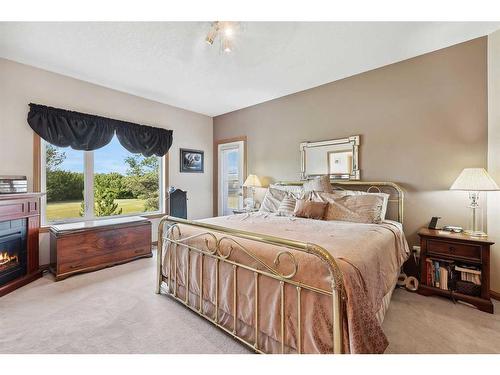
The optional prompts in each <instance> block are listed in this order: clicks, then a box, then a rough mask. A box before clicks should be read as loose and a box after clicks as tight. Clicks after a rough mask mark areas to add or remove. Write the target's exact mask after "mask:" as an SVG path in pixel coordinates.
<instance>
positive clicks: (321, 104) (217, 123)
mask: <svg viewBox="0 0 500 375" xmlns="http://www.w3.org/2000/svg"><path fill="white" fill-rule="evenodd" d="M486 52H487V39H486V38H485V37H484V38H479V39H475V40H472V41H469V42H466V43H462V44H459V45H456V46H452V47H450V48H446V49H443V50H439V51H436V52H433V53H429V54H426V55H422V56H419V57H416V58H413V59H410V60H406V61H402V62H399V63H396V64H393V65H389V66H385V67H382V68H380V69H376V70H373V71H370V72H366V73H363V74H359V75H356V76H353V77H350V78H346V79H343V80H340V81H336V82H332V83H329V84H326V85H323V86H320V87H317V88H313V89H310V90H307V91H303V92H299V93H296V94H293V95H289V96H286V97H283V98H280V99H276V100H272V101H269V102H266V103H262V104H259V105H256V106H253V107H249V108H246V109H242V110H239V111H235V112H231V113H228V114H225V115H222V116H218V117H215V118H214V140H219V139H224V138H231V137H235V136H241V135H246V136H247V138H248V173H254V174H257V175H258V176H261V177H265V178H266V180H273V179H274V180H297V179H298V178H299V171H300V163H299V162H300V159H299V150H298V148H299V143H300V142H302V141H320V140H327V139H332V138H339V137H345V136H349V135H355V134H360V135H361V147H360V163H361V178H362V179H363V180H386V181H395V182H397V183H399V184H401V186H402V187H403V188H404V189H405V190H406V192H407V196H406V197H407V199H406V201H405V231H406V233H407V235H408V237H409V240H410V243H415V242H416V239H417V237H416V232H417V230H418V228H420V227H421V226H423V225H427V223H428V222H429V219H430V217H431V216H442V217H443V219H442V224H455V225H466V224H467V210H466V205H467V199H466V195H465V193H463V192H451V191H448V190H447V189H448V188H449V187H450V185H451V184H452V182H453V181H454V179H455V178H456V177H457V176H458V174H459V173H460V171H461V170H462V168H465V167H486V160H487V96H486V95H487V90H486V84H487V71H486V55H487V54H486Z"/></svg>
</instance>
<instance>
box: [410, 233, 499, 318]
mask: <svg viewBox="0 0 500 375" xmlns="http://www.w3.org/2000/svg"><path fill="white" fill-rule="evenodd" d="M418 235H419V236H420V285H419V289H418V293H419V294H422V295H424V296H430V295H439V296H443V297H448V298H451V299H453V300H460V301H464V302H467V303H469V304H471V305H474V306H476V307H477V308H478V309H479V310H481V311H485V312H488V313H491V314H493V303H492V302H491V299H490V246H491V245H493V244H494V242H492V241H491V240H489V239H488V237H484V238H480V237H471V236H468V235H466V234H463V233H450V232H445V231H441V230H434V229H427V228H423V229H421V230H420V231H419V232H418ZM427 259H429V260H430V262H429V261H427ZM433 262H438V263H439V264H448V265H453V267H455V266H456V265H458V266H465V267H468V266H469V267H470V266H472V267H474V268H476V269H479V270H480V271H481V275H480V280H481V285H480V286H478V287H477V288H478V289H479V288H480V291H478V293H477V295H476V296H474V295H469V294H464V293H460V292H458V291H456V290H454V289H453V286H451V287H449V288H448V289H442V288H439V287H436V286H432V285H429V284H430V283H429V280H430V279H431V278H430V277H428V275H427V274H428V272H427V271H428V269H429V266H427V264H428V263H431V264H433ZM453 272H456V271H453ZM448 280H449V279H447V280H446V284H448ZM441 287H442V285H441Z"/></svg>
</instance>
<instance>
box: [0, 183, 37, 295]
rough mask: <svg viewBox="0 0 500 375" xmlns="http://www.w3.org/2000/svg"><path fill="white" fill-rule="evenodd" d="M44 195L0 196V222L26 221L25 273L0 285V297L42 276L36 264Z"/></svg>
mask: <svg viewBox="0 0 500 375" xmlns="http://www.w3.org/2000/svg"><path fill="white" fill-rule="evenodd" d="M43 195H44V193H17V194H0V222H2V221H8V220H16V219H25V220H26V221H27V229H28V233H27V241H26V246H27V254H28V257H27V272H26V275H24V276H22V277H19V278H17V279H15V280H13V281H11V282H8V283H7V284H4V285H0V297H1V296H3V295H5V294H7V293H10V292H12V291H13V290H15V289H17V288H20V287H21V286H23V285H26V284H28V283H30V282H32V281H33V280H36V279H38V278H39V277H41V276H42V271H41V270H40V267H39V262H38V232H39V229H40V197H41V196H43Z"/></svg>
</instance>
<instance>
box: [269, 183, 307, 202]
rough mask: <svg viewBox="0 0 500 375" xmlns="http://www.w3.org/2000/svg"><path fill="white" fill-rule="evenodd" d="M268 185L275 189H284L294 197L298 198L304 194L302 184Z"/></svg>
mask: <svg viewBox="0 0 500 375" xmlns="http://www.w3.org/2000/svg"><path fill="white" fill-rule="evenodd" d="M269 187H270V188H273V189H277V190H283V191H286V192H287V193H289V194H291V195H292V196H293V197H295V198H296V199H300V198H301V197H302V196H303V195H304V187H303V186H302V185H278V184H271V185H269Z"/></svg>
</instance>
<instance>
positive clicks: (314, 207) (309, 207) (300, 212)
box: [293, 199, 328, 220]
mask: <svg viewBox="0 0 500 375" xmlns="http://www.w3.org/2000/svg"><path fill="white" fill-rule="evenodd" d="M327 206H328V203H326V202H313V201H306V200H304V199H297V203H295V210H294V211H293V214H294V215H295V216H297V217H305V218H308V219H316V220H322V219H323V216H324V215H325V210H326V207H327Z"/></svg>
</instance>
